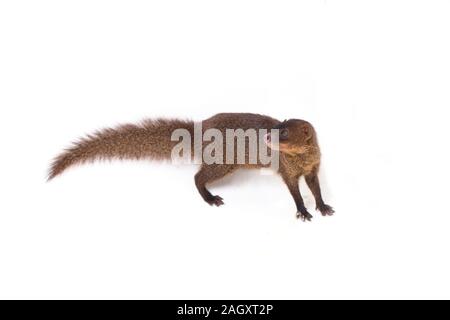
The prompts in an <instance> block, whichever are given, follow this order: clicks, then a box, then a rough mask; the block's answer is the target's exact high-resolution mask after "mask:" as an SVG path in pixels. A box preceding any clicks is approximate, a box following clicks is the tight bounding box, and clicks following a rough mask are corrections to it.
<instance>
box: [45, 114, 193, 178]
mask: <svg viewBox="0 0 450 320" xmlns="http://www.w3.org/2000/svg"><path fill="white" fill-rule="evenodd" d="M176 129H187V130H188V131H189V132H190V133H191V136H193V132H194V123H193V122H192V121H183V120H166V119H157V120H145V121H143V122H142V123H140V124H126V125H121V126H118V127H116V128H107V129H103V130H100V131H97V132H95V133H94V134H90V135H88V136H87V137H85V138H82V139H80V140H79V141H78V142H75V143H74V144H73V145H72V146H71V147H69V148H68V149H66V150H65V151H64V152H63V153H61V154H60V155H59V156H57V157H56V158H55V159H54V161H53V163H52V165H51V167H50V170H49V174H48V180H51V179H53V178H54V177H56V176H57V175H59V174H61V173H62V172H63V171H65V170H66V169H67V168H69V167H71V166H73V165H77V164H83V163H86V162H92V161H95V160H103V159H134V160H139V159H155V160H163V159H170V156H171V152H172V148H173V146H175V145H176V144H177V143H178V142H177V141H171V136H172V132H173V131H174V130H176Z"/></svg>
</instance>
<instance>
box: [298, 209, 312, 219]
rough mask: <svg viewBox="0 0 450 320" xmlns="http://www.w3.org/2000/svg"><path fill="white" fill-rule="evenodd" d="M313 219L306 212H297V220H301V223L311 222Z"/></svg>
mask: <svg viewBox="0 0 450 320" xmlns="http://www.w3.org/2000/svg"><path fill="white" fill-rule="evenodd" d="M312 218H313V216H312V214H310V213H309V212H308V211H306V210H305V211H303V212H300V211H299V212H297V219H302V221H311V219H312Z"/></svg>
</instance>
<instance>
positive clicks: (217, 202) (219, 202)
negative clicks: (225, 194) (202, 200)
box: [206, 196, 224, 207]
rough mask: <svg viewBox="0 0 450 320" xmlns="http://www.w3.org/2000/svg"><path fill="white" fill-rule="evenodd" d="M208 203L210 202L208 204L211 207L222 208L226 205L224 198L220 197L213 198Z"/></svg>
mask: <svg viewBox="0 0 450 320" xmlns="http://www.w3.org/2000/svg"><path fill="white" fill-rule="evenodd" d="M206 202H208V204H209V205H210V206H213V205H214V206H217V207H220V206H221V205H223V204H224V202H223V199H222V197H220V196H212V197H211V199H209V200H207V201H206Z"/></svg>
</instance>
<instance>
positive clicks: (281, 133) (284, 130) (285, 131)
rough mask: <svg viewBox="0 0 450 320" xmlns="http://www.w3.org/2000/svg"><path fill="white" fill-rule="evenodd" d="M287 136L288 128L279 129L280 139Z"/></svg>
mask: <svg viewBox="0 0 450 320" xmlns="http://www.w3.org/2000/svg"><path fill="white" fill-rule="evenodd" d="M288 136H289V131H288V129H281V130H280V137H281V138H282V139H286V138H287V137H288Z"/></svg>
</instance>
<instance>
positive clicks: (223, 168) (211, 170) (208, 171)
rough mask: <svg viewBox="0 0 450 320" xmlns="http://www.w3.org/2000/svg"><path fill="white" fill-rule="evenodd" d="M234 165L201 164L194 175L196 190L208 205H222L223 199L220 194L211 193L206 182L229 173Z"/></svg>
mask: <svg viewBox="0 0 450 320" xmlns="http://www.w3.org/2000/svg"><path fill="white" fill-rule="evenodd" d="M233 170H234V167H232V166H227V165H202V166H201V168H200V170H199V171H198V172H197V174H196V175H195V185H196V187H197V189H198V192H199V193H200V195H201V196H202V198H203V200H205V201H206V202H207V203H208V204H209V205H211V206H212V205H215V206H217V207H219V206H221V205H223V204H224V203H223V199H222V197H220V196H217V195H212V194H211V192H209V190H208V189H206V184H207V183H210V182H213V181H215V180H218V179H220V178H223V177H225V176H226V175H227V174H229V173H231V172H232V171H233Z"/></svg>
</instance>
